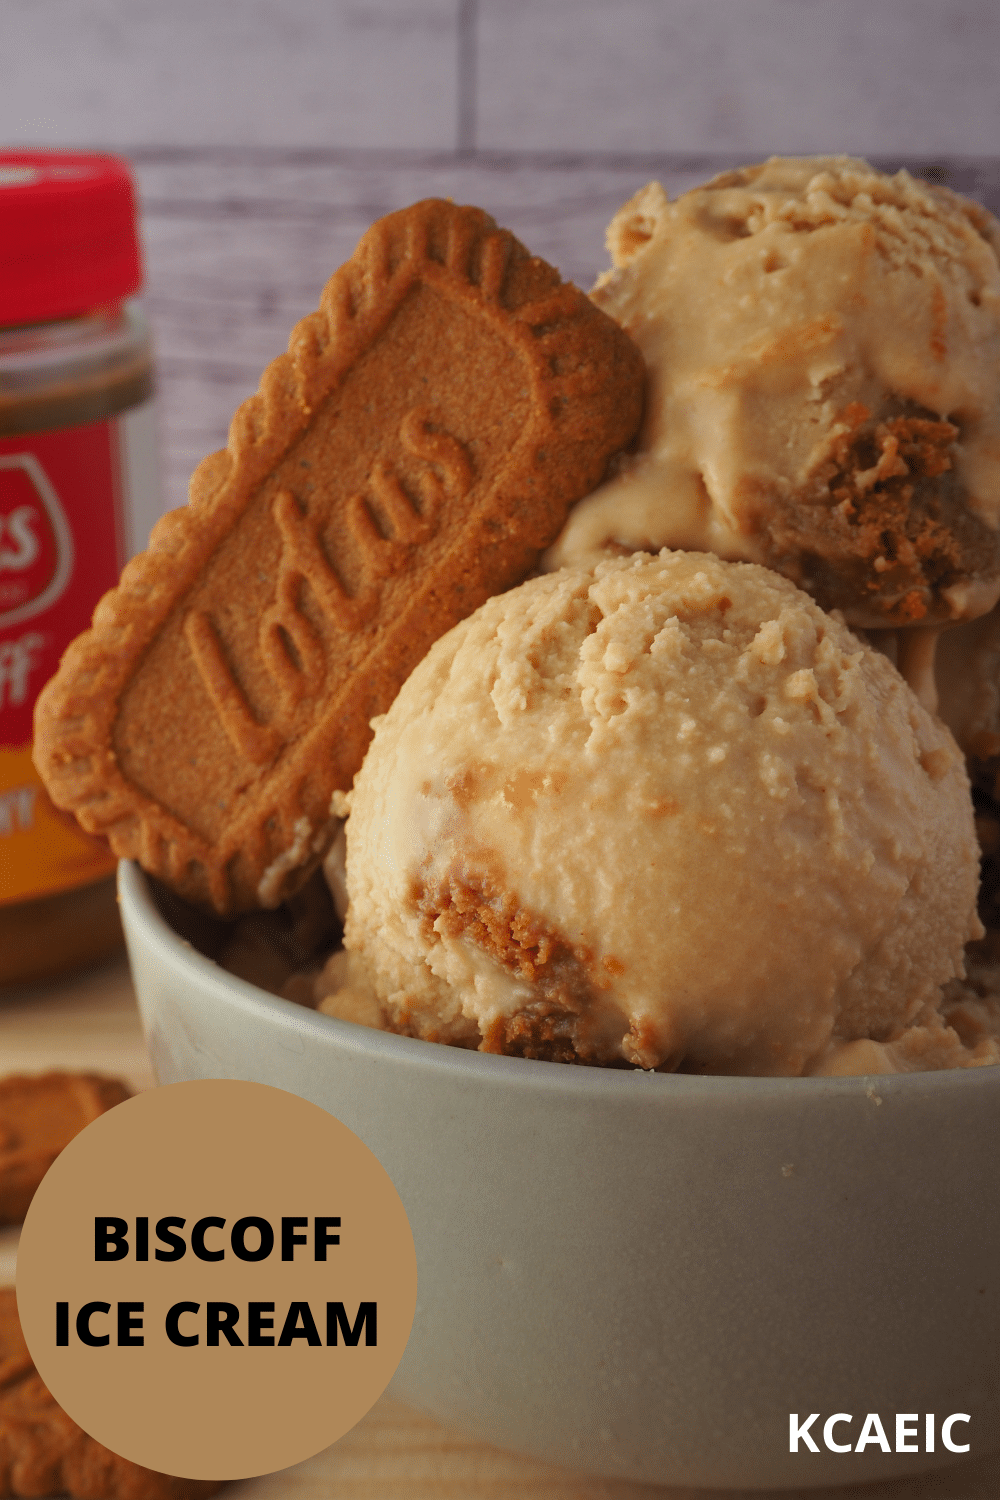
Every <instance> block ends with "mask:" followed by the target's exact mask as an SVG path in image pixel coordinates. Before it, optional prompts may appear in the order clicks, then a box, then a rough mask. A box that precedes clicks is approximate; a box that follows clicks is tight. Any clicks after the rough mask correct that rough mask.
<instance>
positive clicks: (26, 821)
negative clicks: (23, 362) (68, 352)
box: [0, 413, 155, 905]
mask: <svg viewBox="0 0 1000 1500" xmlns="http://www.w3.org/2000/svg"><path fill="white" fill-rule="evenodd" d="M134 415H135V414H134V413H133V414H127V415H126V416H125V417H124V418H122V417H116V418H112V419H110V420H109V421H105V422H94V423H91V424H89V425H87V426H83V427H72V428H67V429H65V430H63V431H60V432H39V433H30V434H27V435H25V436H21V437H12V438H0V905H2V904H4V903H7V902H12V901H23V900H27V899H30V898H31V897H34V896H41V895H45V894H49V893H52V892H55V891H60V890H68V889H71V888H73V887H74V886H78V885H85V884H87V883H89V882H90V881H92V880H96V879H99V878H100V877H101V876H102V875H105V874H107V873H109V872H110V871H111V870H112V869H113V868H114V863H115V861H114V859H113V857H112V856H111V854H110V852H109V850H108V848H107V845H106V844H105V843H104V842H103V841H102V840H99V839H92V838H90V837H89V836H88V835H87V834H85V833H84V832H83V831H82V830H81V829H80V828H79V827H78V826H77V824H76V822H75V820H74V819H72V818H68V817H66V816H65V815H64V814H62V813H60V812H59V811H58V810H57V809H56V808H55V807H53V805H52V804H51V802H50V801H49V799H48V796H47V795H46V793H45V790H44V788H43V787H42V785H41V782H40V780H39V778H38V776H37V774H36V773H35V770H34V767H33V766H32V764H31V733H32V715H33V712H34V706H35V699H36V698H37V696H38V693H39V691H40V690H41V688H42V686H43V685H44V683H45V682H46V681H47V680H48V679H49V678H50V677H51V676H52V675H53V673H54V672H55V670H56V667H57V666H58V664H59V658H60V657H61V655H62V653H63V651H64V650H65V649H66V647H67V646H68V645H69V643H70V641H71V640H72V639H73V638H74V636H77V635H79V634H80V632H81V631H82V630H86V628H87V627H88V625H89V624H90V618H91V615H92V614H93V611H94V606H95V605H96V603H97V601H98V600H99V599H100V597H101V595H102V594H104V593H105V592H106V591H107V590H108V589H110V588H113V587H114V585H115V584H116V583H117V581H118V575H119V573H120V571H121V569H122V567H123V565H124V563H125V560H126V551H127V542H126V537H127V530H126V523H127V510H128V493H127V490H128V482H129V477H130V475H131V476H133V477H134V471H135V464H134V461H130V459H129V455H128V453H127V451H124V445H125V444H126V443H127V441H128V436H129V431H130V427H134ZM130 416H131V418H132V421H131V423H130V421H129V417H130ZM154 482H155V481H154Z"/></svg>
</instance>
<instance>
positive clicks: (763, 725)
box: [324, 551, 980, 1074]
mask: <svg viewBox="0 0 1000 1500" xmlns="http://www.w3.org/2000/svg"><path fill="white" fill-rule="evenodd" d="M977 867H978V851H977V848H976V842H975V837H974V833H973V826H972V809H971V804H970V799H969V788H968V782H967V779H966V776H965V771H964V767H963V763H962V757H961V755H960V753H959V752H958V750H957V747H956V746H955V743H954V741H953V740H952V738H951V736H950V734H949V733H948V731H947V730H946V729H945V728H944V727H943V726H942V725H941V724H940V723H939V722H938V721H937V720H935V719H934V718H932V716H930V715H929V714H928V713H926V712H925V710H924V709H923V708H922V707H921V706H920V704H919V703H918V701H917V700H916V698H915V697H914V695H913V694H912V693H911V691H910V690H909V688H908V687H907V686H906V684H905V683H904V682H903V680H902V678H901V677H900V676H899V674H898V672H897V671H896V670H895V668H894V667H893V666H892V664H891V663H890V662H889V661H888V660H886V659H885V658H884V657H883V656H881V655H879V654H878V653H876V652H874V651H873V650H871V649H870V648H869V647H867V646H864V645H862V644H861V643H860V642H859V641H858V640H857V639H856V638H855V637H854V636H852V635H851V634H850V632H849V631H848V630H847V629H846V627H845V626H844V625H842V624H841V623H839V622H838V621H837V620H835V619H832V618H830V617H829V616H827V615H826V614H824V613H823V611H822V610H820V609H819V608H818V606H817V605H816V604H815V603H814V602H813V601H812V600H811V599H809V598H808V596H807V595H805V594H804V593H802V592H801V591H800V590H798V589H797V588H796V587H795V586H794V585H792V584H791V583H790V582H788V581H787V580H786V579H784V578H781V577H779V576H778V575H777V574H775V573H772V572H770V571H768V570H767V569H764V568H761V567H758V566H755V565H752V564H745V563H727V562H723V561H720V560H719V559H718V558H716V557H714V556H709V555H704V554H698V553H682V552H667V551H664V552H662V553H661V554H660V555H659V556H658V557H652V556H649V555H647V554H642V553H638V554H635V555H634V556H632V557H628V558H617V559H611V560H606V561H604V562H602V563H600V564H599V565H597V566H596V568H595V569H594V570H593V571H588V570H585V569H566V570H564V571H562V572H559V573H555V574H550V575H546V576H543V577H541V578H536V579H534V580H531V581H529V582H528V583H525V584H523V585H521V587H519V588H517V589H514V590H512V591H511V592H509V593H507V594H504V595H501V596H499V597H497V598H494V599H492V600H490V601H489V602H488V603H487V604H485V605H484V606H483V607H482V608H481V609H480V610H479V611H478V612H477V613H476V614H475V615H473V616H472V617H471V618H470V619H468V620H466V621H465V622H464V623H463V624H462V625H459V626H458V627H456V628H455V629H454V630H452V631H451V632H450V633H449V634H448V635H447V636H445V637H444V638H443V639H442V640H440V641H439V642H438V643H437V645H436V646H434V647H433V649H432V650H431V652H430V653H429V655H428V656H427V657H426V659H425V660H424V661H423V662H422V663H421V664H420V666H419V667H418V668H417V669H416V671H415V672H414V673H413V674H412V676H411V677H410V678H409V680H408V681H407V683H406V684H405V686H404V688H403V689H402V692H401V693H400V695H399V697H398V698H397V699H396V701H395V703H394V704H393V706H392V707H391V709H390V710H389V712H388V714H387V715H385V717H384V718H382V719H381V720H379V721H377V723H376V729H375V736H374V740H373V743H372V745H371V748H370V749H369V751H368V755H367V758H366V760H365V763H364V765H363V767H362V769H361V771H360V772H359V774H358V776H357V779H356V782H355V786H354V790H353V792H352V793H351V797H350V818H349V822H348V825H347V890H348V895H349V898H350V905H349V909H348V913H347V921H346V930H345V942H346V946H347V949H348V950H349V961H348V966H347V973H345V974H343V975H340V976H339V978H340V981H342V982H345V983H346V985H347V989H348V991H349V993H350V995H351V996H352V1003H353V1002H354V1001H356V1002H357V1003H359V1004H361V1003H364V1004H365V1005H368V1004H369V1003H370V1000H371V999H372V998H373V999H374V1002H376V1003H377V1006H378V1007H380V1009H381V1013H382V1015H383V1016H384V1018H385V1022H386V1024H387V1025H388V1026H389V1027H390V1028H392V1029H394V1030H397V1031H401V1032H406V1033H409V1034H412V1035H415V1036H419V1037H424V1038H427V1039H430V1040H435V1041H443V1042H450V1043H453V1044H457V1045H461V1046H466V1047H477V1046H478V1047H480V1048H481V1049H483V1050H486V1051H492V1052H503V1053H508V1054H521V1055H525V1056H529V1057H542V1058H550V1059H556V1060H564V1061H580V1062H588V1063H603V1064H614V1063H618V1064H619V1065H621V1064H632V1065H638V1066H641V1067H643V1068H668V1069H673V1068H678V1067H683V1068H685V1069H688V1070H704V1071H710V1072H732V1073H751V1074H752V1073H756V1074H798V1073H802V1072H805V1071H809V1070H810V1069H811V1068H814V1067H817V1066H820V1065H822V1060H823V1059H824V1058H825V1057H827V1056H828V1055H829V1054H830V1049H831V1048H835V1047H836V1046H837V1045H839V1044H841V1043H844V1042H850V1041H853V1040H855V1039H866V1038H874V1039H876V1040H877V1041H888V1040H890V1039H892V1038H894V1037H896V1036H898V1035H899V1034H900V1033H901V1032H903V1031H904V1030H905V1029H906V1027H907V1025H908V1023H910V1022H911V1021H913V1020H914V1019H915V1018H917V1017H918V1016H920V1015H922V1014H924V1013H925V1012H926V1010H927V1008H928V1007H930V1008H932V1009H933V1008H934V1007H936V1006H937V1004H938V1002H939V1001H940V998H941V986H942V984H943V983H945V982H946V981H948V980H951V979H952V978H953V977H954V976H956V975H960V974H961V973H962V952H963V945H964V943H965V942H966V941H967V940H968V939H969V938H971V937H975V936H977V935H978V934H979V931H980V929H979V926H978V923H977V919H976V916H975V899H976V886H977ZM366 997H367V998H366ZM324 1008H327V1007H325V1006H324Z"/></svg>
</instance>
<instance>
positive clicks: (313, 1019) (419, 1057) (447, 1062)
mask: <svg viewBox="0 0 1000 1500" xmlns="http://www.w3.org/2000/svg"><path fill="white" fill-rule="evenodd" d="M118 900H119V904H120V906H121V907H122V909H123V912H125V913H126V914H127V919H128V920H127V921H126V923H125V927H126V935H127V936H128V935H129V926H128V921H131V922H132V924H133V926H134V928H135V929H136V930H141V932H142V934H143V939H144V941H146V942H147V943H148V946H149V949H150V950H151V952H152V953H153V955H154V956H156V957H157V958H158V959H159V960H160V961H161V962H162V963H163V964H164V966H165V967H171V966H172V967H174V968H179V969H180V970H181V971H182V972H186V974H187V978H188V980H189V983H191V984H192V985H194V986H196V987H197V988H199V989H201V990H204V988H205V987H206V986H207V987H208V988H209V990H211V991H212V993H213V994H214V996H215V997H216V998H217V999H219V1000H223V999H224V1001H225V1003H226V1004H228V1005H230V1006H232V1007H233V1008H234V1009H235V1010H237V1011H239V1012H242V1013H243V1014H244V1015H245V1016H248V1017H255V1018H257V1019H258V1020H261V1021H266V1022H267V1023H268V1024H271V1025H273V1024H275V1023H279V1024H280V1023H282V1022H283V1023H284V1025H285V1026H287V1027H288V1028H289V1029H290V1031H291V1032H292V1033H293V1034H297V1035H298V1038H299V1039H300V1041H301V1042H302V1043H303V1044H304V1043H305V1042H307V1041H309V1042H313V1043H315V1042H317V1041H320V1042H322V1041H327V1042H328V1041H331V1040H336V1041H337V1043H338V1045H339V1046H340V1047H341V1048H343V1049H345V1050H346V1051H348V1052H350V1053H352V1054H354V1055H355V1056H357V1057H358V1058H359V1059H360V1058H365V1059H367V1060H376V1059H379V1058H382V1059H392V1060H394V1061H395V1062H397V1063H398V1064H405V1065H406V1066H407V1067H409V1068H411V1069H412V1068H416V1069H417V1070H419V1071H420V1072H427V1073H432V1074H437V1075H439V1076H440V1075H442V1074H443V1075H448V1076H452V1077H455V1078H458V1079H468V1080H470V1081H471V1080H473V1079H477V1080H481V1081H486V1080H487V1079H489V1080H492V1081H494V1082H502V1081H503V1080H507V1081H508V1082H509V1083H511V1084H514V1083H515V1082H520V1083H521V1084H522V1085H526V1086H528V1087H531V1088H532V1089H533V1090H536V1091H537V1090H539V1089H541V1090H542V1091H549V1090H554V1091H557V1092H558V1093H560V1094H566V1093H569V1094H573V1095H576V1096H578V1097H580V1098H582V1099H587V1098H596V1097H608V1096H609V1095H610V1096H611V1097H620V1098H622V1099H623V1100H624V1099H625V1098H627V1097H628V1096H629V1095H630V1094H631V1097H632V1098H633V1099H634V1098H635V1097H636V1094H635V1089H636V1080H637V1079H641V1080H642V1084H641V1087H642V1090H643V1097H644V1098H649V1099H652V1098H661V1099H663V1100H667V1099H676V1100H678V1101H680V1100H684V1099H694V1098H697V1099H704V1098H705V1097H706V1096H708V1097H710V1098H711V1097H719V1098H727V1099H728V1098H737V1099H740V1100H743V1101H744V1102H749V1099H759V1100H760V1101H763V1100H765V1099H768V1100H771V1099H774V1098H776V1097H778V1098H784V1099H787V1100H788V1101H789V1102H791V1101H792V1100H797V1101H799V1102H802V1101H804V1100H805V1098H806V1097H809V1098H811V1099H818V1098H824V1099H829V1098H831V1097H837V1098H864V1099H867V1100H868V1101H870V1102H871V1103H877V1104H881V1103H882V1102H883V1101H884V1100H886V1099H888V1098H895V1097H897V1096H909V1097H911V1098H912V1097H913V1096H914V1095H917V1096H919V1095H922V1094H931V1095H934V1094H940V1093H944V1094H945V1095H948V1094H949V1093H951V1092H952V1091H954V1090H956V1089H958V1090H961V1091H963V1092H964V1093H966V1094H968V1093H970V1092H978V1090H979V1089H985V1090H986V1091H987V1092H988V1091H990V1090H996V1091H997V1092H998V1094H1000V1065H989V1064H987V1065H985V1066H982V1067H974V1068H944V1069H938V1070H936V1071H929V1072H917V1073H878V1074H861V1075H855V1076H849V1077H839V1076H837V1077H807V1078H802V1077H796V1078H782V1077H747V1076H743V1075H738V1074H730V1073H724V1074H723V1073H646V1072H644V1071H643V1070H642V1069H641V1068H634V1069H624V1068H587V1067H572V1066H570V1065H568V1064H566V1063H558V1062H549V1061H545V1060H542V1059H536V1058H525V1057H501V1056H497V1055H495V1054H493V1053H485V1052H473V1051H468V1050H466V1049H465V1048H461V1047H448V1046H445V1045H443V1044H441V1043H439V1042H426V1041H422V1040H420V1039H419V1038H417V1037H408V1036H397V1035H396V1034H395V1033H393V1032H387V1031H376V1030H374V1028H372V1027H368V1026H361V1025H358V1024H355V1023H354V1022H351V1021H341V1020H338V1019H337V1018H336V1017H335V1016H327V1015H324V1014H323V1012H322V1011H315V1010H310V1009H309V1008H308V1007H307V1006H304V1005H297V1004H295V1002H294V1001H291V1000H284V999H282V998H281V997H280V996H278V995H273V994H271V993H270V992H269V991H267V990H263V989H260V988H259V987H258V986H257V985H255V984H251V983H250V982H249V980H246V979H241V978H239V976H238V975H235V974H231V973H229V971H228V970H226V969H224V968H222V966H221V965H220V964H217V963H216V962H215V961H214V960H213V959H210V958H208V957H206V956H205V955H204V954H203V953H200V952H199V951H198V949H197V948H195V947H194V946H193V945H192V944H191V943H189V942H188V941H187V940H186V939H185V938H182V937H181V936H180V935H179V934H178V933H177V932H176V931H175V930H174V929H173V928H172V927H171V926H170V924H169V922H167V921H166V919H165V918H164V917H163V916H162V915H161V913H160V911H159V910H158V908H157V906H156V903H155V901H154V900H153V897H152V894H151V890H150V885H149V879H148V876H147V875H146V874H145V872H144V871H143V870H142V869H141V868H140V867H139V865H138V864H136V863H135V862H134V861H132V860H124V859H123V860H120V861H119V864H118ZM296 1050H298V1049H296Z"/></svg>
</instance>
